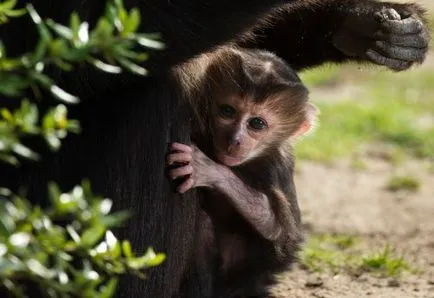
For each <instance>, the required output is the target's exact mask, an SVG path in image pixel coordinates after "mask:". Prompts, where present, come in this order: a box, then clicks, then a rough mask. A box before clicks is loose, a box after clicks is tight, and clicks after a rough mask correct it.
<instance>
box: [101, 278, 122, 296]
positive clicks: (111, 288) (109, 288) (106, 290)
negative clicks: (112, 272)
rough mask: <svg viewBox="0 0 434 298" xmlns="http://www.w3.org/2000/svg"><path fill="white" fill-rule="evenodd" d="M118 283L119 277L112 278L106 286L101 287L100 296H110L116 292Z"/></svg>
mask: <svg viewBox="0 0 434 298" xmlns="http://www.w3.org/2000/svg"><path fill="white" fill-rule="evenodd" d="M117 285H118V280H117V278H113V277H112V278H110V280H109V281H108V282H107V284H106V285H105V286H102V287H101V291H100V293H99V295H98V296H96V297H98V298H110V297H113V295H114V294H115V291H116V288H117Z"/></svg>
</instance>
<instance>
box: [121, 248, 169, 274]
mask: <svg viewBox="0 0 434 298" xmlns="http://www.w3.org/2000/svg"><path fill="white" fill-rule="evenodd" d="M165 258H166V255H165V254H163V253H159V254H156V253H155V252H154V250H153V249H152V248H148V250H147V251H146V253H145V255H143V256H141V257H138V258H130V259H128V260H127V264H128V266H129V267H130V268H132V269H135V270H140V269H143V268H148V267H154V266H158V265H160V264H161V263H162V262H163V261H164V260H165Z"/></svg>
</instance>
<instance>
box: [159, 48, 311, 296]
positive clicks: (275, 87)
mask: <svg viewBox="0 0 434 298" xmlns="http://www.w3.org/2000/svg"><path fill="white" fill-rule="evenodd" d="M194 63H196V64H195V67H198V69H199V68H201V69H202V70H203V74H204V75H203V76H202V79H201V81H197V82H193V83H191V82H190V83H191V84H190V85H191V86H193V87H192V89H194V90H193V91H192V92H191V93H190V94H189V97H190V102H191V105H192V107H193V110H194V114H195V122H194V123H195V125H194V133H193V136H192V139H193V141H194V142H195V143H196V144H197V145H186V144H180V143H173V144H171V147H170V153H169V154H168V155H167V166H169V170H168V176H169V178H170V179H173V180H175V179H180V178H183V180H182V182H181V183H180V184H179V186H178V187H177V191H178V192H179V193H184V192H186V191H188V190H190V189H192V188H200V192H201V195H202V196H201V197H202V210H203V215H202V219H201V226H200V229H201V231H200V233H201V235H200V239H201V240H202V241H200V242H199V246H200V247H199V248H198V256H197V257H198V258H199V259H200V262H202V263H203V265H204V266H205V265H206V264H210V262H215V263H214V264H215V272H214V276H213V278H212V279H213V281H212V283H213V288H214V290H213V291H212V292H213V293H214V295H213V297H262V296H261V295H264V296H266V295H267V294H266V293H267V286H269V285H271V284H272V283H273V282H274V278H273V275H274V274H275V273H277V272H280V271H283V270H285V269H287V268H288V266H289V264H290V263H291V261H292V260H293V259H294V255H295V252H296V251H297V249H298V246H299V244H300V242H301V239H302V233H301V226H300V225H301V224H300V211H299V208H298V203H297V198H296V191H295V186H294V181H293V170H294V158H293V155H292V143H293V141H294V140H295V139H297V137H299V136H301V135H303V134H305V133H306V132H307V131H309V129H310V128H311V127H312V125H313V124H314V122H315V119H316V114H317V109H316V108H315V106H314V105H312V104H311V103H309V102H308V99H307V97H308V91H307V89H306V88H305V86H304V85H303V84H302V82H301V81H300V79H299V77H298V76H297V74H296V72H295V71H294V70H293V69H292V68H291V67H289V66H288V65H287V64H286V63H284V62H283V61H282V60H281V59H280V58H278V57H276V56H275V55H273V54H271V53H268V52H265V51H259V50H244V49H242V50H241V49H234V48H229V47H225V48H221V49H218V50H216V51H215V52H212V53H210V54H208V55H206V56H202V57H199V58H198V59H197V60H196V61H195V62H194ZM183 79H184V80H185V78H183ZM191 98H193V99H191ZM174 165H179V166H178V167H175V168H173V166H174Z"/></svg>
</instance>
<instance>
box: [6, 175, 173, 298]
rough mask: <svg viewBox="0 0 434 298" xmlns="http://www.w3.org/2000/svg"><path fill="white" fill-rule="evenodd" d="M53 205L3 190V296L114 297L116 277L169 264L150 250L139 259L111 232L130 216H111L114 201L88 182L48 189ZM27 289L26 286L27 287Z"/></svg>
mask: <svg viewBox="0 0 434 298" xmlns="http://www.w3.org/2000/svg"><path fill="white" fill-rule="evenodd" d="M49 191H50V199H51V203H52V204H51V207H49V208H47V209H42V208H40V207H38V206H36V207H35V206H32V205H30V203H29V202H28V201H27V200H25V199H23V198H21V197H19V196H17V195H13V194H11V193H10V192H9V191H8V190H5V189H1V190H0V199H1V200H0V214H2V216H1V218H0V268H1V270H0V293H1V291H2V288H3V290H7V291H8V292H9V293H12V294H13V295H14V296H15V297H26V293H28V292H26V291H28V289H29V287H31V286H36V287H37V288H38V289H39V290H40V291H43V293H45V294H46V295H47V296H48V297H78V296H77V291H78V290H79V292H80V295H79V296H80V297H111V296H112V295H113V293H114V291H115V289H116V284H117V278H116V277H117V276H118V275H122V274H126V273H131V274H134V275H137V276H139V277H142V278H143V277H145V274H144V271H143V270H145V269H147V268H150V267H154V266H157V265H159V264H160V263H161V262H163V261H164V259H165V255H164V254H161V253H159V254H156V253H155V252H154V251H153V250H152V249H151V248H149V249H148V250H147V251H146V253H145V254H143V255H142V256H135V255H134V254H133V252H132V250H131V245H130V243H129V241H119V240H118V239H116V237H115V236H114V235H113V233H112V232H111V231H110V230H109V228H112V227H117V226H119V225H121V224H122V223H123V222H124V220H125V219H126V218H127V217H128V214H127V213H125V212H117V213H112V214H109V212H110V211H111V207H112V201H111V200H109V199H106V198H101V197H96V196H94V195H93V193H92V191H91V188H90V184H89V183H88V182H86V181H85V182H83V183H82V184H81V186H76V187H74V189H73V190H72V191H71V192H68V193H61V192H60V191H59V189H58V187H57V186H56V185H55V184H51V185H50V186H49ZM26 287H27V288H26Z"/></svg>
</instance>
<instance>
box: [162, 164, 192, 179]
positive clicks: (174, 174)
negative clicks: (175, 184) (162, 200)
mask: <svg viewBox="0 0 434 298" xmlns="http://www.w3.org/2000/svg"><path fill="white" fill-rule="evenodd" d="M192 173H193V167H192V166H191V165H187V166H183V167H179V168H175V169H172V170H170V171H169V172H168V173H167V175H168V176H169V178H171V179H172V180H175V179H176V178H179V177H184V176H187V175H191V174H192Z"/></svg>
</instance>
